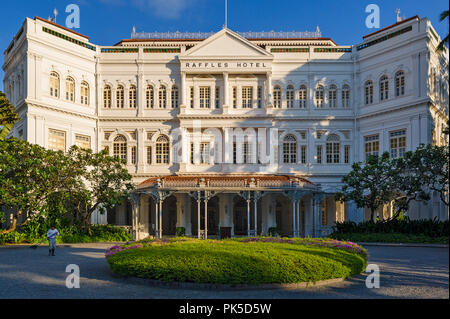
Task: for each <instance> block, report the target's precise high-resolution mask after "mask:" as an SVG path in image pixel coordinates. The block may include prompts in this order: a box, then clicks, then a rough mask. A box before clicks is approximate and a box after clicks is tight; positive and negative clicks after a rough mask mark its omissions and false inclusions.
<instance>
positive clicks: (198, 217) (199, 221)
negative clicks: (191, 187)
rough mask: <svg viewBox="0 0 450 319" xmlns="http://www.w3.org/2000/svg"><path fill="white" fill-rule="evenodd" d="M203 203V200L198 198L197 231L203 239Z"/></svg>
mask: <svg viewBox="0 0 450 319" xmlns="http://www.w3.org/2000/svg"><path fill="white" fill-rule="evenodd" d="M198 196H199V197H200V194H199V195H198ZM201 204H202V201H201V200H200V199H198V200H197V232H198V236H197V237H198V239H201V235H200V232H201V230H202V227H201V226H202V225H201V222H202V220H201V211H200V209H201Z"/></svg>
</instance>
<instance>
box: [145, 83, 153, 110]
mask: <svg viewBox="0 0 450 319" xmlns="http://www.w3.org/2000/svg"><path fill="white" fill-rule="evenodd" d="M145 100H146V101H147V104H146V105H147V108H148V109H152V108H154V107H155V91H154V89H153V86H151V85H149V86H147V90H145Z"/></svg>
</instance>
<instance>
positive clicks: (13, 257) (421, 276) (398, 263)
mask: <svg viewBox="0 0 450 319" xmlns="http://www.w3.org/2000/svg"><path fill="white" fill-rule="evenodd" d="M109 246H111V244H80V245H73V246H71V247H61V248H58V250H57V254H56V256H55V257H49V256H47V254H48V250H47V249H46V247H40V248H38V249H36V250H33V249H29V248H0V298H121V299H123V298H140V299H142V298H177V299H185V298H189V299H193V298H202V299H208V298H225V299H236V298H239V299H240V298H243V299H248V298H262V299H267V298H269V299H270V298H287V299H292V298H447V299H448V298H449V256H448V252H449V249H448V248H408V247H368V249H369V253H370V260H369V263H372V264H377V265H379V267H380V270H381V287H380V289H367V288H366V286H365V279H366V276H365V275H361V276H358V277H356V278H353V279H351V280H349V281H346V282H342V283H339V284H335V285H332V286H328V287H317V288H308V289H296V290H281V289H280V290H255V291H216V290H214V291H196V290H182V289H174V288H160V287H151V286H148V285H144V284H136V283H130V282H127V280H126V279H120V278H113V277H111V275H110V272H109V268H108V265H107V263H106V261H105V258H104V251H105V249H106V248H107V247H109ZM68 264H77V265H78V266H79V267H80V275H81V280H80V285H81V287H80V289H68V288H66V286H65V280H66V276H67V275H68V273H66V272H65V269H66V266H67V265H68Z"/></svg>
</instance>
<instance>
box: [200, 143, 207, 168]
mask: <svg viewBox="0 0 450 319" xmlns="http://www.w3.org/2000/svg"><path fill="white" fill-rule="evenodd" d="M200 164H209V143H201V144H200Z"/></svg>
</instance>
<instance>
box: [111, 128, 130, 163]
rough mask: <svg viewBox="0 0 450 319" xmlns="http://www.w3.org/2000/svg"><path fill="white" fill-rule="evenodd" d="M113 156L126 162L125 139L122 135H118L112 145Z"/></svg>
mask: <svg viewBox="0 0 450 319" xmlns="http://www.w3.org/2000/svg"><path fill="white" fill-rule="evenodd" d="M113 156H114V157H116V158H120V159H121V160H122V161H124V162H125V163H126V162H127V139H126V138H125V136H123V135H118V136H117V137H116V138H115V139H114V143H113Z"/></svg>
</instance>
